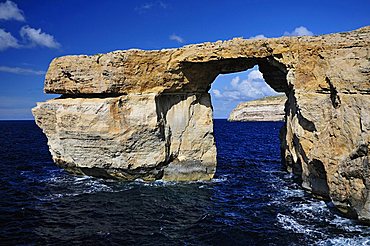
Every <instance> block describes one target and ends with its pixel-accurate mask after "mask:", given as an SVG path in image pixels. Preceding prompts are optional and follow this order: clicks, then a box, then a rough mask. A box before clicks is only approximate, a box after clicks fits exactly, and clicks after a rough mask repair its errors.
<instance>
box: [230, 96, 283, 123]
mask: <svg viewBox="0 0 370 246" xmlns="http://www.w3.org/2000/svg"><path fill="white" fill-rule="evenodd" d="M286 100H287V98H286V96H270V97H264V98H261V99H257V100H253V101H248V102H243V103H239V104H238V106H236V108H234V109H233V111H231V113H230V116H229V118H228V121H284V116H285V113H284V104H285V101H286Z"/></svg>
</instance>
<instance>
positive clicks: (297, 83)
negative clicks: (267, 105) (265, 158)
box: [33, 27, 370, 222]
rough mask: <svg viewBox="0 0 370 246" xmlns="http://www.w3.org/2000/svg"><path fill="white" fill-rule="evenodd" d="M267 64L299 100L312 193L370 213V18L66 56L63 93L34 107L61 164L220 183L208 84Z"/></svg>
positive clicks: (291, 156) (289, 145)
mask: <svg viewBox="0 0 370 246" xmlns="http://www.w3.org/2000/svg"><path fill="white" fill-rule="evenodd" d="M255 65H258V66H259V69H260V71H261V72H262V74H263V77H264V79H265V81H266V82H267V83H268V84H269V85H270V86H271V87H272V88H273V89H274V90H275V91H277V92H284V93H285V94H286V95H287V98H288V100H287V103H286V107H285V114H286V115H285V119H286V123H285V126H284V128H283V129H282V131H281V140H282V146H281V147H282V156H283V158H284V160H285V162H286V165H287V168H288V170H290V171H292V172H293V173H294V174H296V175H297V176H298V177H300V178H301V180H302V186H303V187H304V188H305V189H306V190H308V191H310V192H312V193H313V194H315V195H317V196H321V197H324V198H326V199H331V200H332V202H333V204H334V205H335V206H336V207H337V208H338V209H339V210H340V211H342V212H343V213H345V214H347V215H348V216H352V217H358V218H359V219H360V220H363V221H368V222H369V221H370V169H369V155H370V151H369V142H370V27H364V28H361V29H358V30H355V31H352V32H346V33H336V34H330V35H322V36H315V37H281V38H272V39H257V40H246V39H241V38H237V39H233V40H230V41H225V42H222V41H218V42H214V43H203V44H196V45H188V46H185V47H182V48H178V49H164V50H156V51H144V50H126V51H114V52H110V53H107V54H98V55H92V56H86V55H78V56H65V57H60V58H56V59H54V60H53V61H52V62H51V64H50V67H49V70H48V72H47V74H46V80H45V85H44V89H45V92H47V93H56V94H62V96H61V97H60V98H58V99H54V100H49V101H47V102H43V103H38V105H37V107H36V108H34V109H33V114H34V116H35V120H36V123H37V124H38V125H39V126H40V127H41V128H42V129H43V131H44V133H45V134H46V136H47V138H48V144H49V148H50V152H51V154H52V157H53V159H54V161H55V162H56V163H57V164H58V165H60V166H62V167H64V168H66V169H67V170H68V171H70V172H75V173H83V174H87V175H94V176H99V177H110V178H121V179H124V180H133V179H135V178H142V179H144V180H155V179H165V180H209V179H211V178H212V177H213V175H214V173H215V170H216V147H215V143H214V138H213V121H212V106H211V101H210V95H209V93H208V90H209V88H210V85H211V83H212V82H213V81H214V79H215V78H216V77H217V76H218V75H219V74H225V73H233V72H240V71H245V70H247V69H250V68H252V67H253V66H255ZM256 175H258V174H256Z"/></svg>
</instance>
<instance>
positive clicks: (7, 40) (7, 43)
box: [0, 28, 20, 50]
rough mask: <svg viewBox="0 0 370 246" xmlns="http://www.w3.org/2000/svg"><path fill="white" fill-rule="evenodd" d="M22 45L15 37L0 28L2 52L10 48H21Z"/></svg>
mask: <svg viewBox="0 0 370 246" xmlns="http://www.w3.org/2000/svg"><path fill="white" fill-rule="evenodd" d="M19 47H20V45H19V44H18V41H17V39H16V38H15V37H13V35H12V34H11V33H9V32H6V31H5V30H4V29H1V28H0V50H6V49H8V48H19Z"/></svg>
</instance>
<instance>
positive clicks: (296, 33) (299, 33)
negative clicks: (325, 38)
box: [284, 26, 313, 36]
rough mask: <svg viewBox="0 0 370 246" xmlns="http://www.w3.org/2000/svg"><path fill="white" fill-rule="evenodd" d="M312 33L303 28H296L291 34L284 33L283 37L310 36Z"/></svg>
mask: <svg viewBox="0 0 370 246" xmlns="http://www.w3.org/2000/svg"><path fill="white" fill-rule="evenodd" d="M312 35H313V32H311V31H310V30H308V29H307V28H306V27H304V26H300V27H296V28H295V29H294V31H292V32H284V36H312Z"/></svg>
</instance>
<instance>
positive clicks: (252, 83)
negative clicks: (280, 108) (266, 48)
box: [212, 67, 278, 101]
mask: <svg viewBox="0 0 370 246" xmlns="http://www.w3.org/2000/svg"><path fill="white" fill-rule="evenodd" d="M212 93H213V95H214V96H215V97H216V98H218V99H222V100H227V101H248V100H254V99H258V98H262V97H266V96H272V95H276V94H278V93H277V92H275V91H274V90H273V89H272V88H271V87H270V86H269V85H267V83H266V82H265V81H264V79H263V76H262V73H261V72H260V71H258V70H257V69H256V67H255V68H254V69H253V70H252V71H251V72H249V74H248V76H247V78H246V79H244V80H242V79H241V78H240V77H239V76H237V77H235V78H233V79H232V80H231V81H230V86H228V87H225V88H224V91H222V92H221V91H220V90H217V89H214V90H212Z"/></svg>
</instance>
